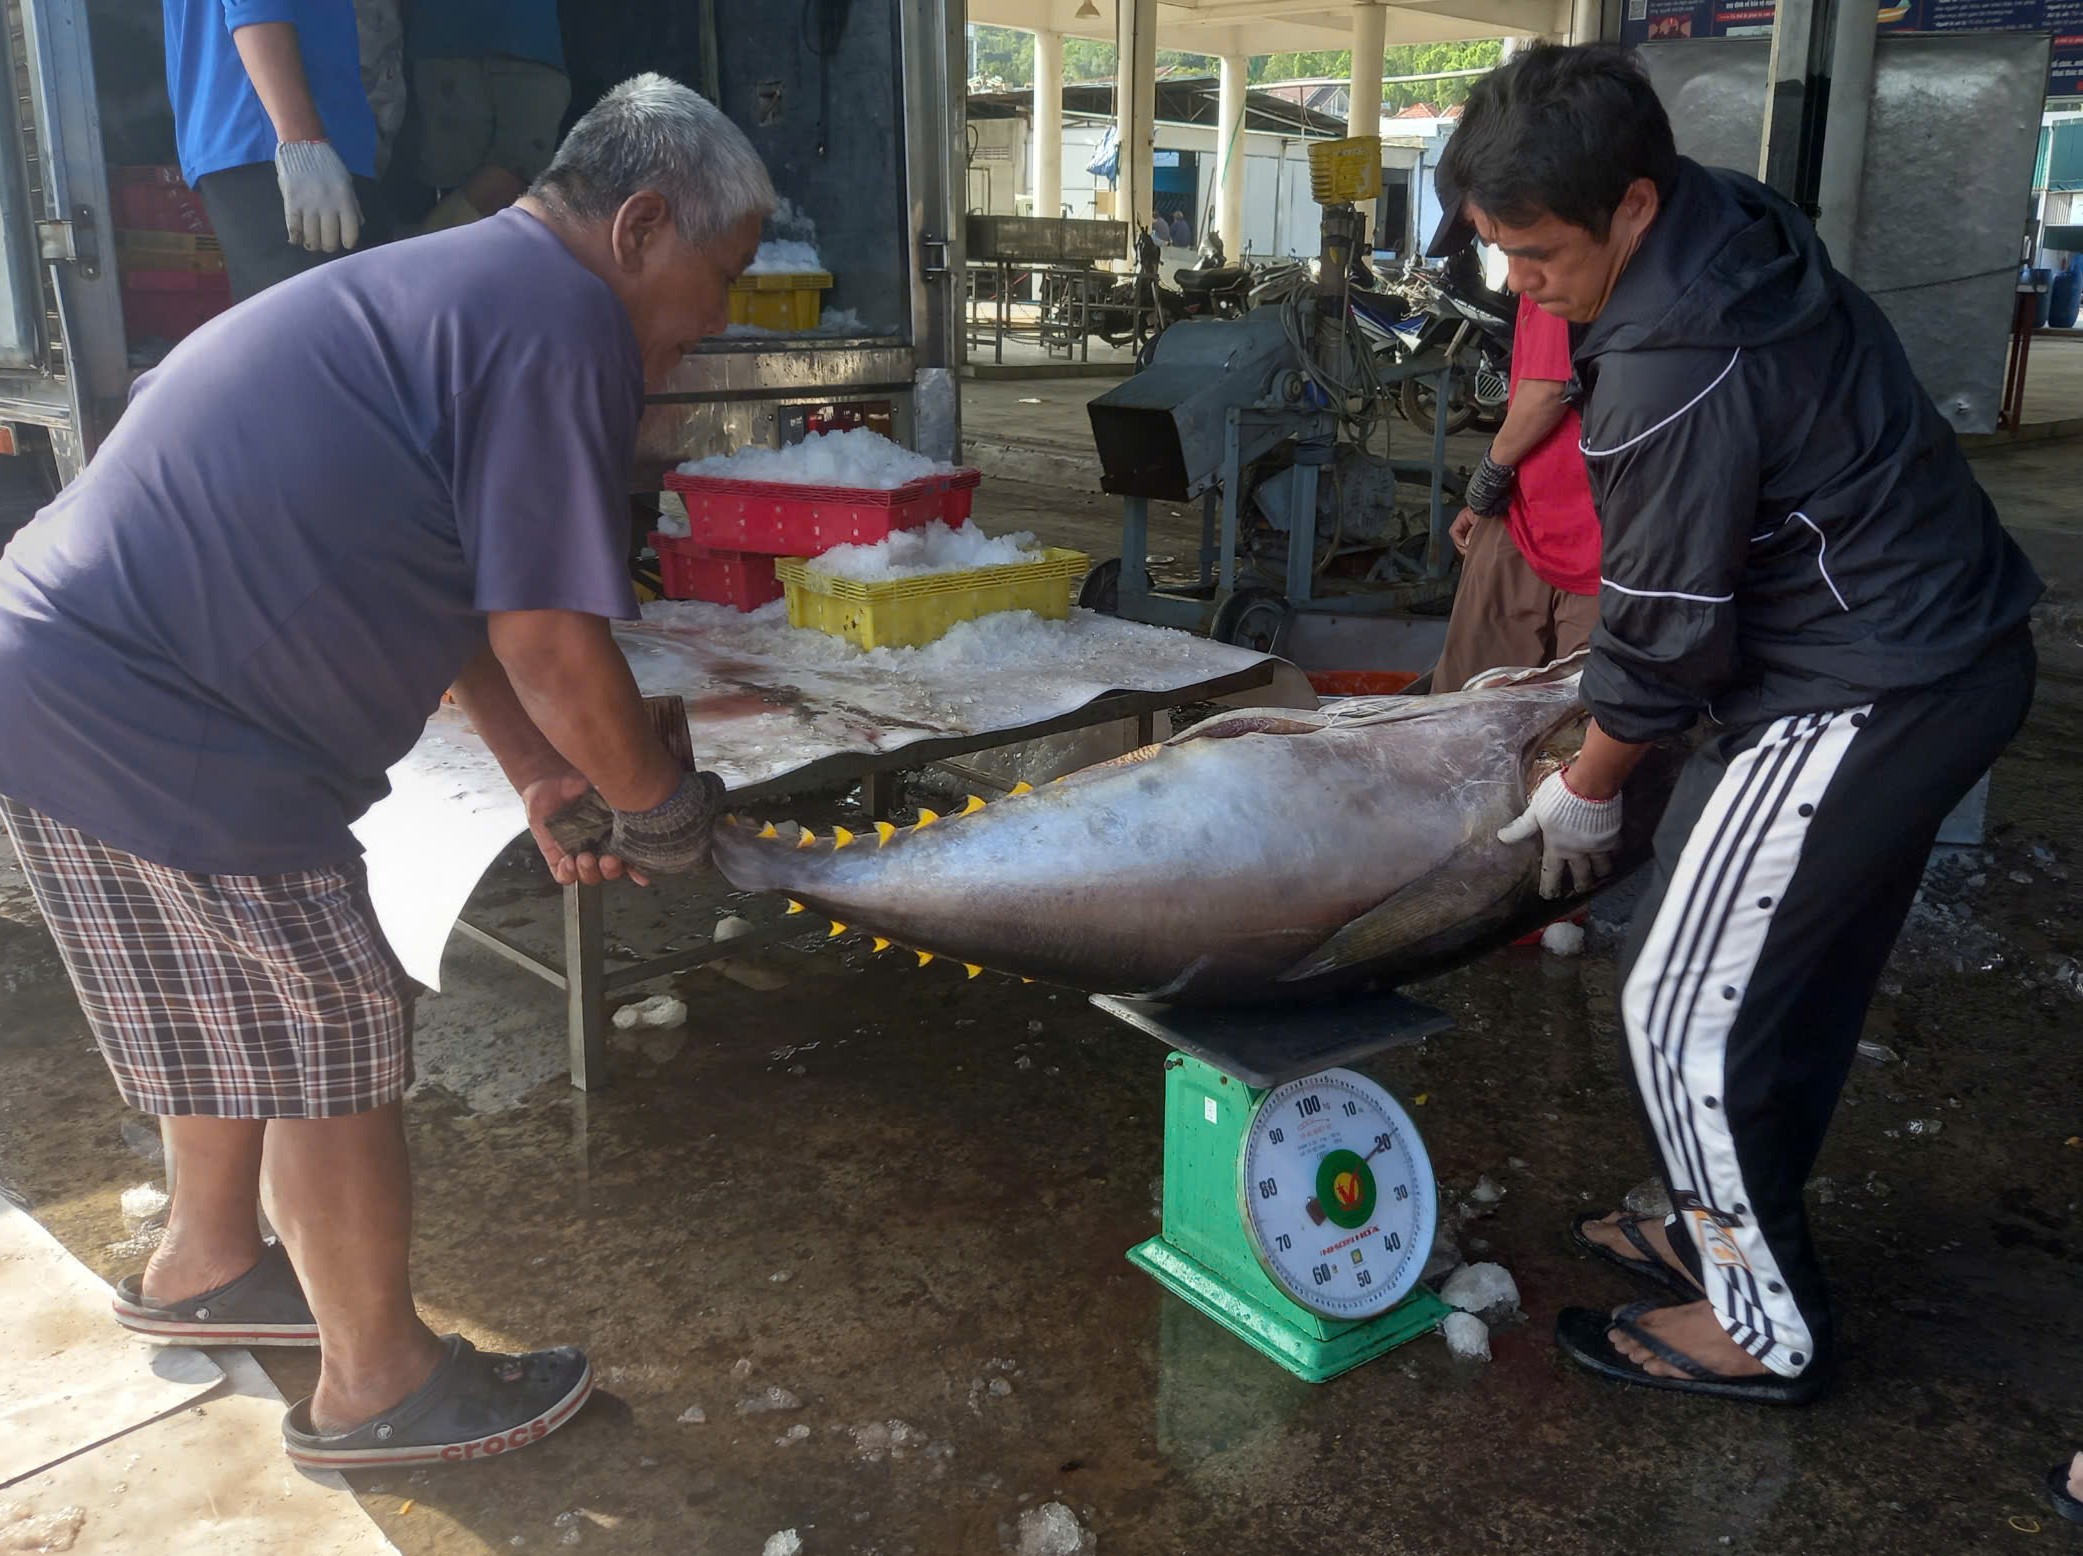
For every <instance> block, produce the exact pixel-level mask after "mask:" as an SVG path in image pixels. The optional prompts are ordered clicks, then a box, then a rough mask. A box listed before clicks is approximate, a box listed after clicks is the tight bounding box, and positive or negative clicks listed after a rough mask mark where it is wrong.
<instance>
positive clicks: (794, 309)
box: [730, 270, 832, 330]
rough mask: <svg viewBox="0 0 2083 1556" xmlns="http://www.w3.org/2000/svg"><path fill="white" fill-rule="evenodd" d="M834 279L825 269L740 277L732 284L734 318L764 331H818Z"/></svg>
mask: <svg viewBox="0 0 2083 1556" xmlns="http://www.w3.org/2000/svg"><path fill="white" fill-rule="evenodd" d="M831 285H832V278H831V276H829V275H828V274H826V273H825V272H824V271H822V270H803V271H798V272H796V273H794V274H790V275H772V276H739V277H738V279H737V280H735V281H733V282H731V284H730V321H731V323H733V324H752V325H757V326H758V327H759V328H760V329H763V330H814V329H816V328H817V321H818V319H819V317H820V316H821V315H822V314H823V313H824V294H825V293H826V292H827V291H828V290H829V289H830V288H831Z"/></svg>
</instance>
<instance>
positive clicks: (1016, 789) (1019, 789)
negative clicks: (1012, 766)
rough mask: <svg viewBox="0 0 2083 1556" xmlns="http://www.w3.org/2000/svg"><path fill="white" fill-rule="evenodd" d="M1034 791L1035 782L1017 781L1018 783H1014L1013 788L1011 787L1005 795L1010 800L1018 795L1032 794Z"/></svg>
mask: <svg viewBox="0 0 2083 1556" xmlns="http://www.w3.org/2000/svg"><path fill="white" fill-rule="evenodd" d="M1033 792H1034V785H1033V784H1031V783H1016V784H1014V785H1013V786H1012V788H1011V789H1010V790H1008V791H1007V792H1006V796H1005V797H1006V798H1007V799H1009V800H1010V799H1014V798H1016V797H1018V796H1019V795H1022V794H1032V793H1033Z"/></svg>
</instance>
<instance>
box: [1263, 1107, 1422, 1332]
mask: <svg viewBox="0 0 2083 1556" xmlns="http://www.w3.org/2000/svg"><path fill="white" fill-rule="evenodd" d="M1237 1167H1238V1181H1237V1191H1238V1196H1239V1199H1240V1200H1241V1202H1242V1205H1243V1209H1244V1228H1245V1231H1246V1233H1247V1235H1248V1236H1249V1237H1250V1239H1251V1246H1252V1251H1253V1252H1254V1253H1256V1254H1257V1255H1258V1260H1259V1263H1260V1264H1261V1265H1263V1266H1264V1267H1265V1271H1266V1274H1267V1275H1269V1276H1271V1277H1272V1280H1273V1283H1274V1284H1275V1285H1276V1286H1278V1287H1279V1288H1280V1289H1281V1290H1282V1291H1284V1292H1286V1293H1287V1294H1288V1296H1290V1297H1292V1298H1293V1299H1294V1300H1295V1301H1296V1302H1298V1303H1300V1304H1301V1305H1302V1306H1303V1307H1305V1308H1307V1309H1309V1311H1310V1312H1312V1313H1317V1314H1320V1315H1322V1316H1323V1317H1325V1318H1341V1319H1361V1318H1372V1317H1374V1316H1375V1315H1376V1314H1378V1313H1385V1312H1387V1311H1388V1310H1389V1309H1390V1308H1392V1307H1394V1306H1395V1305H1396V1304H1397V1303H1398V1302H1400V1301H1402V1300H1403V1299H1404V1298H1405V1297H1406V1296H1408V1295H1409V1294H1410V1291H1411V1288H1412V1287H1414V1286H1416V1285H1417V1283H1418V1277H1419V1275H1420V1274H1422V1273H1423V1272H1424V1268H1425V1261H1426V1260H1427V1259H1429V1258H1430V1257H1431V1255H1432V1234H1433V1230H1434V1228H1435V1226H1436V1224H1437V1221H1438V1214H1439V1201H1438V1193H1437V1188H1436V1185H1435V1184H1434V1182H1433V1178H1432V1158H1431V1157H1430V1156H1429V1155H1427V1154H1426V1151H1425V1142H1424V1141H1423V1140H1421V1139H1419V1138H1418V1132H1417V1129H1416V1127H1415V1126H1414V1125H1412V1123H1411V1121H1410V1115H1409V1114H1408V1113H1406V1112H1404V1110H1403V1105H1402V1104H1401V1103H1400V1102H1398V1101H1397V1100H1396V1099H1395V1098H1394V1097H1392V1096H1390V1095H1389V1094H1388V1093H1387V1092H1386V1091H1384V1090H1382V1088H1381V1087H1379V1086H1377V1085H1376V1084H1375V1083H1374V1082H1373V1081H1370V1080H1369V1079H1367V1077H1366V1076H1364V1075H1359V1074H1356V1073H1354V1072H1353V1071H1351V1070H1325V1071H1323V1072H1321V1073H1320V1074H1316V1075H1308V1076H1304V1077H1303V1078H1302V1079H1300V1080H1294V1081H1289V1082H1288V1083H1287V1084H1286V1085H1284V1086H1279V1087H1276V1088H1275V1089H1274V1090H1272V1091H1269V1092H1267V1093H1266V1094H1265V1096H1263V1097H1261V1098H1260V1099H1259V1103H1258V1107H1257V1108H1256V1109H1255V1110H1254V1111H1253V1113H1252V1115H1251V1123H1250V1126H1249V1127H1248V1128H1247V1129H1246V1130H1245V1134H1244V1148H1243V1150H1242V1151H1240V1152H1239V1153H1238V1157H1237Z"/></svg>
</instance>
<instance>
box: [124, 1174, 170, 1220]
mask: <svg viewBox="0 0 2083 1556" xmlns="http://www.w3.org/2000/svg"><path fill="white" fill-rule="evenodd" d="M117 1203H118V1205H119V1206H120V1207H121V1208H122V1211H123V1223H124V1225H125V1226H128V1227H129V1228H130V1229H131V1231H133V1232H135V1231H136V1230H137V1229H138V1228H139V1227H141V1226H143V1225H144V1224H145V1223H146V1222H148V1221H154V1220H157V1219H158V1218H159V1217H160V1216H163V1215H165V1214H166V1207H167V1204H168V1200H167V1197H166V1190H164V1189H162V1188H161V1187H160V1186H159V1185H158V1184H156V1183H140V1184H139V1185H138V1186H137V1187H136V1188H133V1189H125V1190H124V1191H123V1197H122V1199H120V1200H119V1201H118V1202H117Z"/></svg>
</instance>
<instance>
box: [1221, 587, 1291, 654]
mask: <svg viewBox="0 0 2083 1556" xmlns="http://www.w3.org/2000/svg"><path fill="white" fill-rule="evenodd" d="M1294 624H1295V608H1294V607H1293V606H1292V605H1290V604H1288V603H1287V597H1286V596H1285V595H1282V594H1279V593H1277V592H1275V591H1274V590H1272V589H1260V588H1251V587H1247V588H1243V589H1239V590H1238V591H1237V592H1236V593H1235V594H1233V595H1231V596H1230V597H1229V598H1228V599H1226V600H1224V601H1223V602H1222V604H1220V605H1219V606H1217V607H1216V608H1215V620H1214V621H1213V622H1212V623H1210V625H1209V627H1208V636H1209V637H1211V638H1213V639H1215V641H1216V642H1218V643H1234V644H1235V645H1236V646H1237V647H1239V648H1248V649H1252V650H1254V651H1255V652H1257V653H1261V654H1272V655H1274V656H1276V657H1278V656H1280V655H1283V654H1285V653H1286V652H1287V639H1288V633H1289V632H1290V631H1291V630H1292V629H1293V627H1294Z"/></svg>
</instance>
